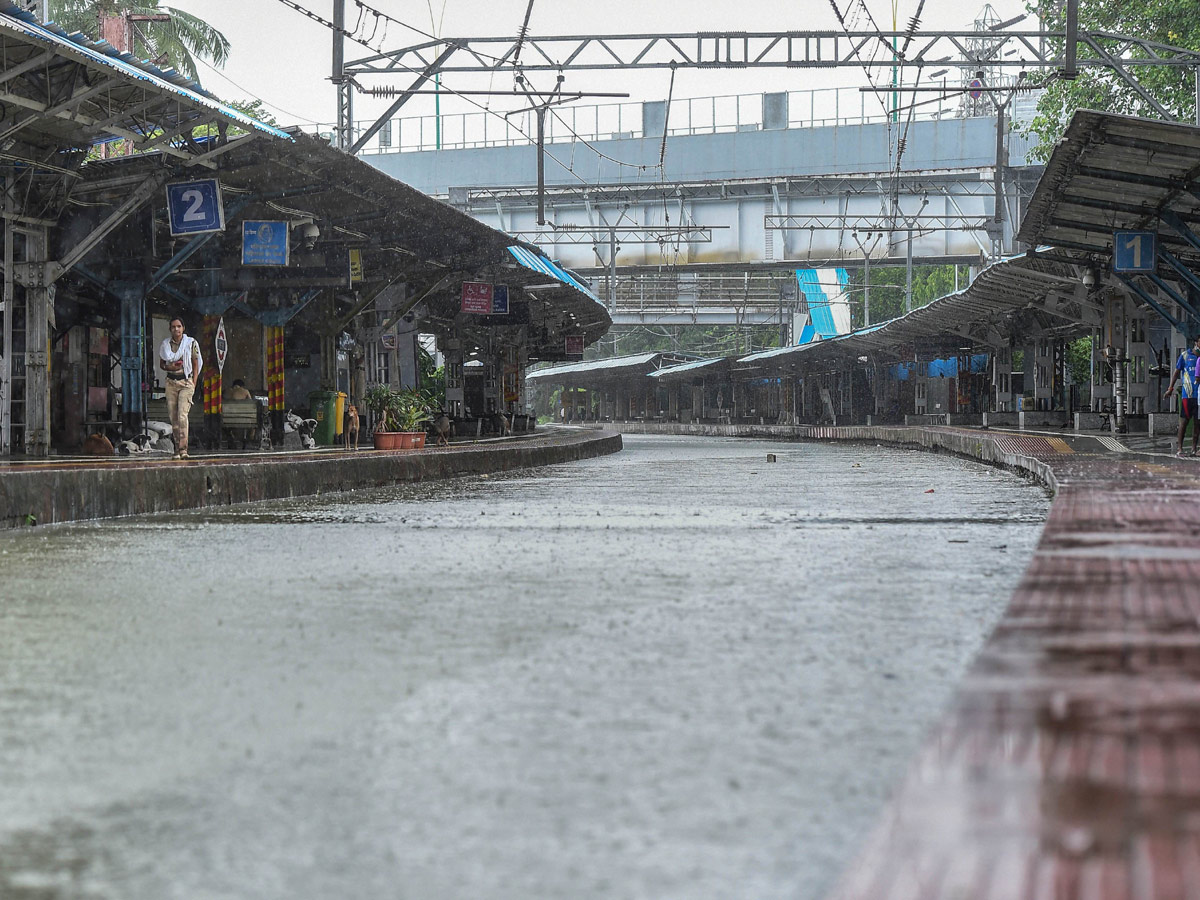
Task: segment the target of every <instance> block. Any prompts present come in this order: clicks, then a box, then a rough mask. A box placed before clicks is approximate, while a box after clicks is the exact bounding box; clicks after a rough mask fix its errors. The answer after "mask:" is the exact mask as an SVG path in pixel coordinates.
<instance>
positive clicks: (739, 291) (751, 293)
mask: <svg viewBox="0 0 1200 900" xmlns="http://www.w3.org/2000/svg"><path fill="white" fill-rule="evenodd" d="M586 277H588V278H589V280H590V283H591V286H592V289H593V290H594V291H595V293H596V296H597V297H599V298H600V301H601V302H602V303H604V305H605V306H607V307H608V308H609V309H613V305H612V304H611V303H610V302H609V294H610V283H609V279H608V277H607V275H606V274H605V273H603V272H600V271H597V272H591V273H588V274H587V276H586ZM788 284H795V277H794V276H792V275H791V273H790V272H788V271H783V272H717V273H712V274H701V273H698V272H689V271H681V270H678V269H667V270H664V271H662V272H620V273H619V274H618V276H617V284H616V292H615V293H616V307H615V309H616V311H617V312H620V313H626V314H629V313H636V314H641V315H652V314H686V315H692V314H696V315H699V314H702V313H713V312H717V311H726V310H736V311H738V312H740V313H741V314H743V315H753V316H755V317H759V318H761V317H764V316H769V317H772V318H775V317H777V316H779V315H781V314H782V311H785V310H786V313H787V315H789V316H790V315H791V311H792V307H794V306H795V299H794V298H793V299H788V300H785V299H784V292H785V285H788Z"/></svg>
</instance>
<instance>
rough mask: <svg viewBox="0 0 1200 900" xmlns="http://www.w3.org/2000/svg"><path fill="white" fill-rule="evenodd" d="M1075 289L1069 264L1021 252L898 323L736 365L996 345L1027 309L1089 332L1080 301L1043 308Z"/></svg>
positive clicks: (758, 356) (753, 357)
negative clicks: (943, 340)
mask: <svg viewBox="0 0 1200 900" xmlns="http://www.w3.org/2000/svg"><path fill="white" fill-rule="evenodd" d="M1078 284H1079V279H1078V275H1077V273H1076V271H1075V268H1074V266H1073V265H1072V264H1071V263H1070V262H1068V261H1064V260H1062V259H1060V258H1047V257H1046V256H1044V255H1040V254H1039V253H1038V252H1036V251H1034V252H1030V253H1025V254H1022V255H1020V256H1016V257H1013V258H1011V259H1007V260H1003V261H1001V262H998V263H994V264H993V265H991V266H988V267H987V268H986V269H984V270H983V271H982V272H981V273H980V274H979V275H978V277H976V279H975V280H974V281H973V282H972V283H971V284H970V285H969V286H968V287H966V288H964V289H963V290H961V291H958V292H956V293H953V294H949V295H947V296H945V297H941V298H939V299H937V300H934V301H933V302H931V303H929V304H928V305H926V306H922V307H920V308H918V309H914V310H913V311H912V312H909V313H906V314H905V315H903V316H900V317H899V318H896V319H891V320H889V321H887V322H880V323H878V324H876V325H871V326H870V327H868V328H860V329H858V330H857V331H852V332H850V333H849V334H843V335H838V336H837V337H833V338H829V339H827V340H823V341H816V342H814V343H811V344H802V345H799V346H795V347H779V348H776V349H773V350H764V351H761V352H759V353H752V354H750V355H749V356H744V357H741V358H739V359H738V362H739V363H749V364H762V363H778V362H787V363H792V362H796V361H798V360H799V359H801V358H804V359H821V358H826V357H841V356H848V355H856V356H857V355H861V354H864V353H882V354H895V353H897V352H898V351H899V350H900V349H901V348H902V347H904V346H905V345H908V344H911V343H912V342H913V341H914V340H919V339H925V338H933V337H937V336H939V335H943V334H947V333H952V334H955V335H957V336H958V337H959V338H960V339H961V340H962V341H964V342H965V343H971V342H972V340H974V341H976V342H978V343H980V344H984V343H995V342H996V338H997V336H998V335H1007V334H1009V333H1010V332H1011V330H1012V328H1013V327H1014V322H1013V321H1012V320H1013V317H1014V315H1015V314H1017V313H1019V312H1021V311H1023V310H1025V309H1026V308H1029V307H1032V308H1033V309H1035V310H1039V311H1041V312H1043V313H1046V314H1053V315H1056V316H1058V317H1059V318H1060V319H1061V323H1062V324H1063V325H1064V326H1069V325H1070V324H1071V321H1072V315H1076V316H1077V319H1076V321H1077V322H1078V325H1079V329H1080V330H1081V331H1082V330H1083V329H1085V328H1086V327H1087V326H1085V325H1084V324H1083V319H1084V317H1085V308H1084V307H1083V306H1077V307H1073V306H1072V304H1082V303H1083V302H1084V301H1083V300H1079V301H1075V300H1071V299H1065V300H1062V301H1061V303H1056V304H1054V305H1053V306H1052V308H1051V307H1047V306H1046V305H1043V301H1045V299H1046V298H1047V296H1048V295H1051V294H1055V295H1063V294H1067V295H1073V294H1074V293H1075V291H1076V288H1077V286H1078ZM1047 310H1051V311H1050V312H1047ZM972 336H973V337H972ZM801 354H804V356H803V357H802V356H801Z"/></svg>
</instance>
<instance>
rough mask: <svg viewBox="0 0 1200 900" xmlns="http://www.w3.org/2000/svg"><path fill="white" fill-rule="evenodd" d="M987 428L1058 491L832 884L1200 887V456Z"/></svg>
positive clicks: (1099, 891)
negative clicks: (1049, 476)
mask: <svg viewBox="0 0 1200 900" xmlns="http://www.w3.org/2000/svg"><path fill="white" fill-rule="evenodd" d="M992 434H993V435H994V436H995V437H996V439H997V441H998V442H999V443H1001V444H1002V445H1003V444H1004V443H1005V442H1007V443H1008V444H1009V445H1011V446H1010V448H1009V449H1010V452H1014V453H1022V454H1026V455H1029V456H1033V457H1036V458H1038V459H1040V460H1042V461H1043V462H1045V463H1046V464H1048V465H1049V467H1050V468H1051V470H1052V471H1053V473H1054V478H1055V480H1056V481H1057V483H1058V493H1057V496H1056V498H1055V500H1054V503H1053V505H1052V508H1051V512H1050V515H1049V518H1048V520H1047V523H1046V527H1045V530H1044V532H1043V535H1042V537H1041V540H1040V543H1039V546H1038V548H1037V551H1036V553H1035V555H1034V558H1033V560H1032V562H1031V564H1030V566H1029V568H1028V570H1027V571H1026V572H1025V575H1024V577H1023V578H1022V581H1021V583H1020V586H1019V587H1018V589H1017V591H1016V593H1015V595H1014V597H1013V599H1012V602H1011V604H1010V606H1009V607H1008V609H1007V611H1006V612H1005V614H1004V616H1003V617H1002V619H1001V621H1000V623H999V624H998V626H997V627H996V629H995V631H994V632H993V634H992V635H991V636H990V638H989V639H988V641H987V642H986V644H985V646H984V648H983V650H982V652H981V653H980V654H979V656H978V657H977V659H976V660H975V662H974V664H973V665H972V667H971V669H970V671H969V674H968V676H967V678H966V679H965V680H964V682H963V684H962V685H961V687H960V689H959V691H958V693H957V695H956V697H955V700H954V701H953V703H952V706H951V708H950V710H949V712H948V714H947V715H946V717H945V718H944V719H943V721H942V722H941V723H940V725H939V726H938V727H937V728H936V729H935V730H934V732H933V734H932V735H931V736H930V738H929V739H928V741H927V742H926V744H925V746H924V748H923V751H922V752H921V753H920V754H919V756H918V758H917V759H916V760H915V761H914V763H913V764H912V767H911V769H910V771H909V774H908V775H907V777H906V778H905V780H904V781H903V783H902V784H901V785H900V786H899V787H898V788H897V792H896V794H895V796H894V799H893V801H892V802H891V803H890V804H889V805H888V807H887V808H886V810H885V812H884V814H883V815H882V816H881V818H880V820H879V823H878V825H877V828H876V830H875V833H874V835H873V837H872V838H871V840H870V841H869V843H868V845H867V846H866V848H865V850H864V852H863V853H862V855H861V856H860V858H859V859H858V860H857V861H856V862H855V863H854V864H853V865H852V866H851V867H850V868H849V869H847V871H846V873H845V876H844V879H843V881H842V883H841V884H840V886H839V888H838V889H837V890H836V891H835V892H834V893H833V895H832V897H834V898H836V900H850V898H872V900H883V898H887V900H892V898H895V900H900V898H972V900H976V898H977V900H987V898H1061V900H1073V898H1081V900H1083V898H1097V900H1100V898H1111V900H1120V898H1163V900H1166V898H1179V900H1190V898H1196V897H1200V626H1198V623H1200V460H1197V459H1193V458H1183V459H1176V458H1174V457H1173V450H1174V440H1173V439H1172V438H1168V437H1165V436H1162V437H1157V438H1148V437H1145V436H1138V437H1130V436H1124V435H1121V436H1109V435H1083V436H1077V435H1072V434H1065V435H1064V434H1054V433H1049V432H1047V433H1040V434H1039V433H1031V432H1023V433H1002V432H992ZM1189 443H1190V441H1189Z"/></svg>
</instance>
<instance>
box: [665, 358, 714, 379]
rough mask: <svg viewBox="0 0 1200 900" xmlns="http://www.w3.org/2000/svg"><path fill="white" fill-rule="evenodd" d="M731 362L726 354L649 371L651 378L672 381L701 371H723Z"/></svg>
mask: <svg viewBox="0 0 1200 900" xmlns="http://www.w3.org/2000/svg"><path fill="white" fill-rule="evenodd" d="M731 363H732V358H731V357H728V356H720V357H717V358H715V359H697V360H694V361H693V362H685V363H680V364H679V365H677V366H665V367H664V368H661V369H659V370H658V371H657V372H651V373H650V377H651V378H660V379H662V380H663V381H672V380H675V379H680V378H689V379H690V378H694V377H695V376H696V374H697V373H699V372H703V373H704V374H705V375H712V374H716V373H718V372H723V371H726V370H728V369H729V366H730V365H731Z"/></svg>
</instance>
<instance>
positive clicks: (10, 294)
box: [0, 192, 16, 455]
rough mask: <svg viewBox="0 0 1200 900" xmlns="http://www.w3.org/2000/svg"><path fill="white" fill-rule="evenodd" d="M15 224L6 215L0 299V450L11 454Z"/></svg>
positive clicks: (7, 203) (6, 205) (8, 200)
mask: <svg viewBox="0 0 1200 900" xmlns="http://www.w3.org/2000/svg"><path fill="white" fill-rule="evenodd" d="M3 202H4V208H5V212H7V211H8V210H9V209H10V208H11V206H10V204H11V196H10V194H9V193H7V192H6V193H5V195H4V201H3ZM13 258H14V249H13V223H12V219H11V218H8V217H7V216H5V218H4V294H3V297H2V298H0V307H2V308H3V316H4V321H3V343H2V344H0V453H3V454H5V455H8V454H11V453H12V449H13V448H12V401H13V392H12V373H13V365H12V363H13V314H14V310H13V305H14V303H15V300H16V282H15V281H14V279H13Z"/></svg>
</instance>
